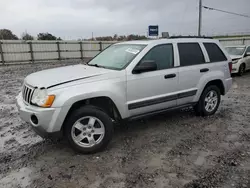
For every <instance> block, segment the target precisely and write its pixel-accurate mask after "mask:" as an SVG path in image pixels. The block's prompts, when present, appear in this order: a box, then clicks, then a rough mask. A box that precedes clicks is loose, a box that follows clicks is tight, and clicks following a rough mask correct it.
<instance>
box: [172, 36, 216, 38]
mask: <svg viewBox="0 0 250 188" xmlns="http://www.w3.org/2000/svg"><path fill="white" fill-rule="evenodd" d="M169 38H170V39H179V38H202V39H213V38H212V37H206V36H171V37H169Z"/></svg>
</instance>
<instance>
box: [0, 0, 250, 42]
mask: <svg viewBox="0 0 250 188" xmlns="http://www.w3.org/2000/svg"><path fill="white" fill-rule="evenodd" d="M203 5H206V6H211V7H214V8H218V9H223V10H227V11H232V12H237V13H241V14H247V15H250V0H203ZM148 25H159V27H160V31H168V32H169V33H170V34H186V35H188V34H197V27H198V26H197V25H198V0H0V28H8V29H11V30H12V31H13V32H14V33H15V34H16V35H18V36H20V35H21V33H22V32H24V31H25V30H27V32H28V33H30V34H32V35H35V36H36V35H37V33H39V32H50V33H52V34H54V35H56V36H60V37H61V38H63V39H77V38H90V37H91V33H92V32H93V33H94V36H106V35H114V34H116V33H117V34H118V35H127V34H131V33H134V34H140V35H146V32H147V28H148ZM240 32H249V33H250V18H244V17H239V16H234V15H229V14H225V13H221V12H215V11H209V10H205V9H203V23H202V33H203V34H210V35H211V34H213V35H215V34H227V33H229V34H230V33H240Z"/></svg>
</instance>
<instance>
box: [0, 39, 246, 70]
mask: <svg viewBox="0 0 250 188" xmlns="http://www.w3.org/2000/svg"><path fill="white" fill-rule="evenodd" d="M218 40H220V42H221V43H222V45H223V46H230V45H250V37H244V38H243V37H242V38H223V39H218ZM114 43H116V41H105V42H104V41H103V42H100V41H19V40H2V41H0V65H7V64H19V63H35V62H51V61H60V60H68V59H72V60H73V59H79V60H80V59H81V60H84V59H89V58H93V57H94V56H96V55H97V54H98V53H99V52H101V51H102V50H103V49H105V48H107V47H108V46H110V45H112V44H114Z"/></svg>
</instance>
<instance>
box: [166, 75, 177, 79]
mask: <svg viewBox="0 0 250 188" xmlns="http://www.w3.org/2000/svg"><path fill="white" fill-rule="evenodd" d="M174 77H176V74H167V75H165V76H164V78H165V79H168V78H174Z"/></svg>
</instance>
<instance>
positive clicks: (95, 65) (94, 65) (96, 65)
mask: <svg viewBox="0 0 250 188" xmlns="http://www.w3.org/2000/svg"><path fill="white" fill-rule="evenodd" d="M87 65H88V66H92V67H98V68H104V69H107V67H105V66H102V65H98V64H87Z"/></svg>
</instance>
